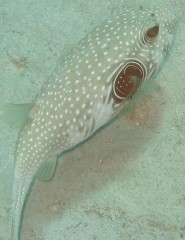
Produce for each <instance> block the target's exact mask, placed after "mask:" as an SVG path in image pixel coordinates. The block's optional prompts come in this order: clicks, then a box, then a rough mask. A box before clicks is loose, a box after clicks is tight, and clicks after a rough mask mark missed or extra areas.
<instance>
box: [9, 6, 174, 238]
mask: <svg viewBox="0 0 185 240" xmlns="http://www.w3.org/2000/svg"><path fill="white" fill-rule="evenodd" d="M174 28H175V16H174V13H173V12H172V11H171V9H170V10H169V9H166V8H164V7H156V8H149V9H143V8H141V7H140V8H138V9H131V8H127V7H126V8H123V9H122V10H120V11H117V12H115V13H114V14H113V15H112V16H111V17H110V18H109V19H108V20H107V21H105V22H103V23H102V24H100V25H99V26H97V27H96V28H95V29H94V30H93V31H92V32H91V33H89V34H88V35H87V36H86V37H85V38H84V39H82V40H81V41H80V42H79V44H78V45H77V46H76V47H75V48H73V49H72V50H71V52H70V53H69V54H68V55H67V56H65V57H64V59H63V62H62V64H59V65H58V66H57V67H56V69H55V70H54V72H53V73H52V74H51V76H50V77H49V79H48V81H47V82H46V83H45V84H44V86H43V87H42V89H41V90H40V92H39V93H38V95H37V97H36V100H35V102H34V106H33V107H32V109H31V110H30V112H29V117H28V120H27V122H26V123H25V125H24V127H23V128H22V130H21V132H20V134H19V138H18V141H17V147H16V152H15V170H14V188H13V210H12V233H11V234H12V240H18V239H19V235H20V233H19V232H20V230H19V229H20V220H21V215H22V208H23V204H24V201H25V198H26V196H27V193H28V191H29V189H30V185H31V183H32V182H33V179H34V178H38V179H40V180H45V181H47V180H49V179H51V178H52V176H53V174H54V170H55V166H56V160H57V156H58V154H61V153H62V152H64V151H65V150H68V149H70V148H71V147H73V146H75V145H76V144H78V143H80V142H82V141H84V140H85V139H87V138H88V137H89V136H91V135H92V134H93V133H94V132H95V131H96V130H97V129H99V128H100V127H101V126H103V125H104V124H106V123H107V122H108V121H110V120H111V119H112V118H113V117H115V116H116V115H117V114H118V113H119V112H120V111H121V110H122V109H123V107H124V106H125V105H126V104H127V102H128V101H129V99H130V98H131V97H132V96H133V95H134V94H135V93H136V92H137V91H138V90H139V88H140V87H141V85H142V84H143V83H144V82H146V81H147V80H148V79H149V78H150V77H151V76H152V74H153V73H154V72H155V71H156V70H157V69H158V67H159V66H160V64H161V63H162V61H163V59H164V57H165V55H166V53H167V51H168V48H169V45H170V43H171V41H172V38H173V32H174Z"/></svg>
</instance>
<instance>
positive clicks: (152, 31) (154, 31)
mask: <svg viewBox="0 0 185 240" xmlns="http://www.w3.org/2000/svg"><path fill="white" fill-rule="evenodd" d="M158 34H159V26H158V25H156V26H154V27H152V28H149V29H148V30H147V32H146V35H147V37H148V38H156V37H157V36H158Z"/></svg>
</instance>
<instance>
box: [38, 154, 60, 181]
mask: <svg viewBox="0 0 185 240" xmlns="http://www.w3.org/2000/svg"><path fill="white" fill-rule="evenodd" d="M56 165H57V156H55V155H54V156H51V157H50V158H49V159H48V160H47V162H46V163H44V164H43V165H42V166H41V168H40V169H39V170H38V172H37V174H36V178H37V179H38V180H40V181H43V182H47V181H50V180H51V179H52V178H53V176H54V173H55V169H56Z"/></svg>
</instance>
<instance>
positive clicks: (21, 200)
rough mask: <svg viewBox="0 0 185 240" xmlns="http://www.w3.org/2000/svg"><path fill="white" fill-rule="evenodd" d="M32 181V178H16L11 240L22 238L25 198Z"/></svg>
mask: <svg viewBox="0 0 185 240" xmlns="http://www.w3.org/2000/svg"><path fill="white" fill-rule="evenodd" d="M31 183H32V178H31V177H30V178H27V179H21V181H20V180H19V179H17V180H16V179H14V187H13V196H12V198H13V205H12V212H11V226H10V228H11V233H10V234H11V238H10V239H11V240H19V239H20V230H21V218H22V213H23V207H24V204H25V200H26V197H27V194H28V191H29V189H30V186H31Z"/></svg>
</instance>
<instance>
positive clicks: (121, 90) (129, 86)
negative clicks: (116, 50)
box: [113, 61, 146, 103]
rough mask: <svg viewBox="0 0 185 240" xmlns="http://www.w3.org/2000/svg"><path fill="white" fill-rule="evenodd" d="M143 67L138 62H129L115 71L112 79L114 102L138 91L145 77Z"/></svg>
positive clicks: (119, 101) (128, 97) (118, 101)
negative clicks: (115, 73)
mask: <svg viewBox="0 0 185 240" xmlns="http://www.w3.org/2000/svg"><path fill="white" fill-rule="evenodd" d="M145 74H146V72H145V68H144V67H143V66H142V64H141V63H140V62H134V61H133V62H129V63H127V64H126V65H124V66H123V67H122V68H121V69H120V70H119V71H118V73H117V75H116V76H115V78H114V81H113V98H114V100H115V102H116V103H121V102H122V101H123V100H124V99H130V98H132V97H133V95H134V94H135V93H136V92H137V91H138V89H139V88H140V86H141V85H142V82H143V80H144V78H145Z"/></svg>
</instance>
